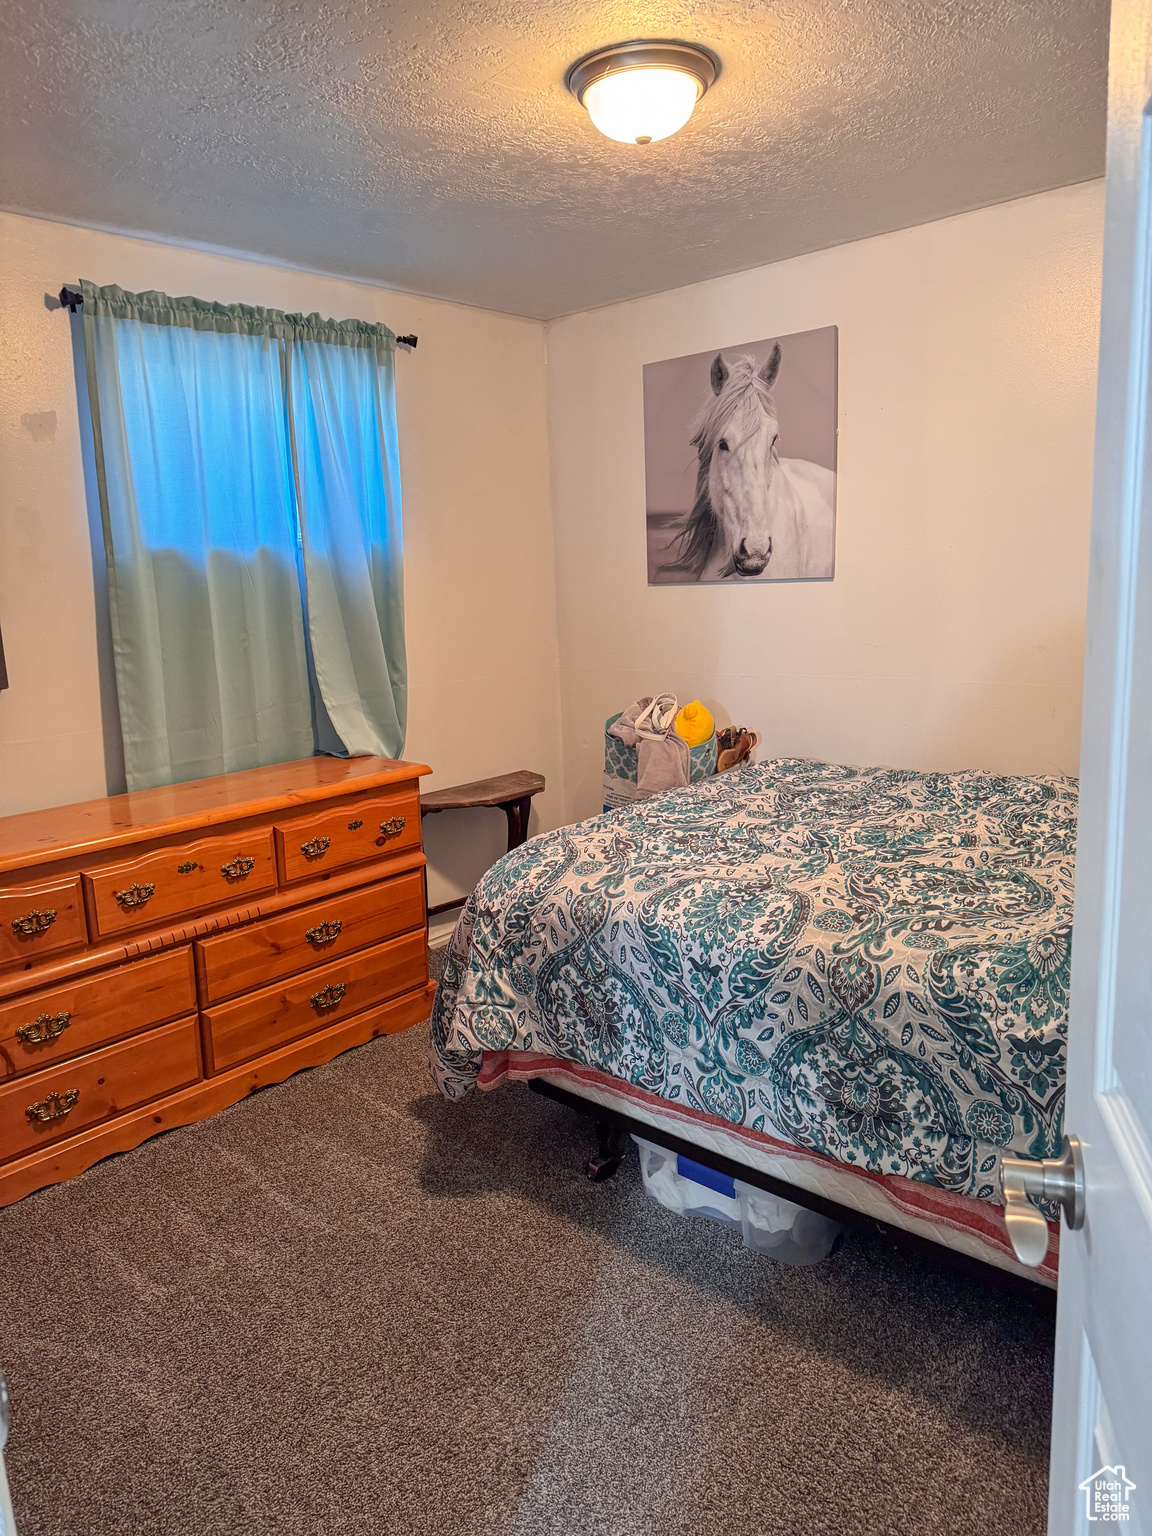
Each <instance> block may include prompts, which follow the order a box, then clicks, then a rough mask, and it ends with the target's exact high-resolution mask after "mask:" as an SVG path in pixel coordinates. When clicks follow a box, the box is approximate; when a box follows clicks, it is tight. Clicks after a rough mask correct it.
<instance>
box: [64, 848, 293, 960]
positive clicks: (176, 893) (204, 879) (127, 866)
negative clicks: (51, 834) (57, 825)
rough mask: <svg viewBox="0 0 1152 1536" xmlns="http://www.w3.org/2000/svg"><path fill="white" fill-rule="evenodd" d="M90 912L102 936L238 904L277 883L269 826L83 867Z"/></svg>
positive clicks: (152, 925)
mask: <svg viewBox="0 0 1152 1536" xmlns="http://www.w3.org/2000/svg"><path fill="white" fill-rule="evenodd" d="M84 884H85V886H86V888H87V892H88V899H89V910H90V911H91V912H92V913H93V915H94V918H95V925H96V930H97V932H98V933H99V935H100V937H101V938H105V939H106V938H110V937H112V936H113V935H115V934H118V933H123V932H124V930H125V929H128V928H141V927H143V926H145V925H147V926H148V927H149V928H155V927H156V925H157V923H162V922H163V921H164V919H165V918H168V917H179V916H180V915H181V914H182V913H185V912H198V911H200V910H202V909H203V908H205V907H218V906H220V905H221V903H222V902H235V903H237V904H238V903H240V902H244V901H247V900H248V898H249V897H250V896H254V895H256V894H257V893H258V892H260V891H270V890H272V889H273V888H274V887H275V885H276V866H275V862H274V860H273V857H272V833H271V831H270V830H269V829H268V828H258V829H257V830H256V831H253V832H234V833H229V834H228V835H226V836H224V837H205V838H202V839H201V840H200V841H199V842H196V843H185V844H184V845H183V846H182V847H178V848H157V849H155V850H154V851H153V852H152V853H142V854H139V855H138V856H137V857H136V858H134V859H126V860H125V861H124V862H123V863H122V864H110V865H108V866H107V867H106V868H104V869H93V870H85V871H84Z"/></svg>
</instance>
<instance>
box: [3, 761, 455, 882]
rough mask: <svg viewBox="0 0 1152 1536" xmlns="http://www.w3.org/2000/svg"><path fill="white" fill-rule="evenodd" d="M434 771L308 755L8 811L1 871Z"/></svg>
mask: <svg viewBox="0 0 1152 1536" xmlns="http://www.w3.org/2000/svg"><path fill="white" fill-rule="evenodd" d="M431 772H432V770H431V769H430V768H429V767H428V766H427V765H426V764H425V763H408V762H402V761H393V760H391V759H389V758H386V757H347V758H345V757H306V758H303V759H301V760H300V761H299V762H295V763H277V764H275V765H273V766H272V767H270V768H248V769H245V770H244V771H242V772H240V773H222V774H218V775H217V776H216V777H214V778H211V779H195V780H193V781H192V782H191V783H188V784H166V785H162V786H161V787H160V788H158V789H142V790H136V791H135V792H134V793H132V794H128V795H109V796H107V797H106V798H104V799H101V800H83V801H81V802H80V803H79V804H77V805H58V806H53V807H52V808H51V809H48V810H43V811H25V812H23V813H22V814H21V815H19V816H4V817H0V874H8V873H11V872H12V871H14V870H24V869H27V870H34V869H35V867H36V866H37V865H40V864H50V863H53V862H54V861H55V860H57V859H66V858H70V857H75V856H77V855H83V854H90V853H102V852H104V851H106V850H107V849H110V848H122V847H124V846H125V845H127V844H130V843H134V842H139V841H140V840H141V839H142V838H144V837H163V836H166V835H168V834H169V833H172V832H194V831H199V830H200V829H202V828H204V827H215V826H220V825H221V824H223V823H226V822H232V821H240V820H242V819H243V818H245V817H248V816H263V815H269V814H274V813H275V812H277V811H284V810H289V809H291V808H292V807H295V806H300V805H307V804H309V803H310V802H311V801H314V800H329V799H331V798H332V797H333V796H335V795H340V794H354V793H356V792H358V791H361V790H365V789H382V788H385V787H387V786H389V785H393V784H403V783H406V782H410V781H412V780H415V779H418V778H420V777H421V776H422V775H423V774H426V773H431Z"/></svg>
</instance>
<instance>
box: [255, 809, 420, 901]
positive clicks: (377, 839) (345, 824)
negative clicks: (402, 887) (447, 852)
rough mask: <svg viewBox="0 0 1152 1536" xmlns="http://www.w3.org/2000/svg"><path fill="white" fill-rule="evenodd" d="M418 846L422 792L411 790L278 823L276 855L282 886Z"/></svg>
mask: <svg viewBox="0 0 1152 1536" xmlns="http://www.w3.org/2000/svg"><path fill="white" fill-rule="evenodd" d="M419 846H420V796H419V795H418V794H416V793H415V792H414V791H412V790H409V789H404V790H401V791H397V792H396V793H393V794H389V795H374V796H373V797H372V799H371V800H352V801H349V802H346V803H345V804H343V805H338V806H335V807H334V808H333V809H331V810H327V811H320V812H319V813H318V814H317V815H315V816H301V817H299V818H298V819H296V820H294V821H282V822H278V823H277V824H276V858H277V860H278V862H279V866H280V878H281V880H283V881H284V882H285V883H286V884H289V883H291V882H292V881H293V880H307V879H308V877H309V876H310V875H314V874H316V873H317V872H318V871H319V870H325V871H327V870H332V869H341V868H343V866H344V865H346V864H359V863H362V862H364V861H365V860H367V859H379V858H381V857H382V856H383V855H384V854H385V853H395V852H396V851H397V850H398V849H402V848H419Z"/></svg>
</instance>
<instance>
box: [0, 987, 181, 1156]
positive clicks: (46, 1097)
mask: <svg viewBox="0 0 1152 1536" xmlns="http://www.w3.org/2000/svg"><path fill="white" fill-rule="evenodd" d="M199 1077H200V1049H199V1040H198V1039H197V1029H196V1020H195V1019H194V1018H192V1019H181V1020H180V1021H179V1022H178V1023H176V1024H164V1025H162V1026H161V1027H160V1028H159V1029H154V1030H150V1031H149V1032H148V1034H146V1035H141V1036H139V1037H138V1038H135V1039H132V1040H124V1041H122V1042H121V1043H120V1044H119V1045H109V1046H105V1048H104V1049H103V1050H102V1051H93V1052H91V1054H90V1055H88V1056H80V1057H78V1058H77V1059H76V1060H75V1061H71V1062H63V1063H61V1065H60V1066H56V1067H49V1068H48V1069H47V1070H46V1071H44V1072H33V1073H32V1074H31V1075H30V1076H29V1077H21V1078H17V1079H16V1081H15V1082H9V1083H5V1084H4V1085H3V1086H2V1087H0V1162H3V1161H6V1160H7V1159H8V1158H11V1157H20V1156H22V1155H23V1154H25V1153H27V1152H34V1151H35V1150H36V1148H37V1147H42V1146H44V1145H45V1144H47V1143H49V1142H53V1141H59V1140H60V1139H61V1138H62V1137H64V1136H74V1135H75V1134H76V1132H77V1131H83V1130H86V1129H87V1128H88V1127H89V1126H90V1125H96V1124H98V1123H99V1122H100V1121H103V1120H110V1119H112V1117H113V1116H114V1115H122V1114H124V1113H125V1111H126V1110H129V1109H135V1108H136V1106H137V1105H138V1104H147V1102H148V1101H149V1099H158V1098H159V1097H160V1096H161V1094H165V1093H174V1092H175V1091H176V1089H177V1088H183V1087H186V1086H187V1084H189V1083H194V1082H196V1081H197V1080H198V1079H199Z"/></svg>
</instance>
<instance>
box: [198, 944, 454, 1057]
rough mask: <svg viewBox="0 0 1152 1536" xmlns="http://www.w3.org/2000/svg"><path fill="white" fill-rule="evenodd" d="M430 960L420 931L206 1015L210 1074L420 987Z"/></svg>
mask: <svg viewBox="0 0 1152 1536" xmlns="http://www.w3.org/2000/svg"><path fill="white" fill-rule="evenodd" d="M427 980H428V957H427V950H426V936H425V933H424V930H423V929H421V930H420V931H419V932H418V933H410V934H406V935H405V936H404V937H403V938H400V939H391V940H389V942H388V943H387V944H377V945H376V946H375V947H374V948H372V949H362V950H360V951H359V952H358V953H357V954H355V955H350V956H349V957H348V958H347V959H346V960H342V961H340V962H339V963H337V964H334V965H325V966H321V967H319V968H318V969H316V970H313V971H308V972H306V973H305V974H304V975H303V976H298V977H297V978H296V979H295V980H294V981H290V982H287V983H284V984H282V985H280V986H277V987H264V988H262V989H261V991H259V992H253V993H251V994H250V995H249V996H248V997H241V998H237V1000H236V1001H235V1002H234V1003H222V1004H221V1005H220V1006H219V1007H217V1008H209V1009H206V1010H205V1012H204V1025H205V1034H204V1045H205V1054H206V1056H207V1057H208V1060H209V1064H210V1065H209V1070H210V1071H213V1072H222V1071H223V1070H224V1069H225V1068H226V1067H233V1066H235V1065H236V1064H237V1063H238V1062H241V1061H247V1060H248V1059H249V1058H250V1057H252V1056H258V1055H260V1054H261V1053H262V1052H263V1051H270V1050H272V1049H274V1048H275V1047H276V1046H278V1045H283V1044H284V1043H285V1042H286V1041H288V1040H296V1039H298V1038H299V1037H300V1036H301V1035H307V1034H309V1033H311V1031H312V1030H314V1029H324V1028H326V1027H327V1026H328V1025H329V1024H335V1023H338V1022H339V1021H340V1020H341V1019H346V1018H349V1017H351V1015H352V1014H354V1013H359V1012H360V1010H361V1009H362V1008H370V1007H371V1006H372V1004H373V1003H381V1002H383V1001H384V1000H385V999H386V998H389V997H396V996H398V995H399V994H400V993H401V992H409V991H411V990H413V989H414V988H416V987H422V986H424V984H425V982H426V981H427Z"/></svg>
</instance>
